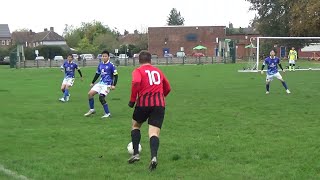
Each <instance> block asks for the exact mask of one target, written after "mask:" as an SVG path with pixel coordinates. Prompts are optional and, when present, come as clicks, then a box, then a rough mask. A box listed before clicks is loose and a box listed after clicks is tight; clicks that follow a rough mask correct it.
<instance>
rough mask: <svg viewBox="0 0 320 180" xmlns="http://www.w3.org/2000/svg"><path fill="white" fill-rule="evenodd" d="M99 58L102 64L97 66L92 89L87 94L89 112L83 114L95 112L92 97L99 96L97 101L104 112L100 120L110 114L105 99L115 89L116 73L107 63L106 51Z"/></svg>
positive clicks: (107, 53)
mask: <svg viewBox="0 0 320 180" xmlns="http://www.w3.org/2000/svg"><path fill="white" fill-rule="evenodd" d="M101 56H102V57H101V59H102V62H101V63H100V64H99V65H98V68H97V72H96V75H95V76H94V78H93V80H92V83H91V85H90V87H92V88H91V90H90V91H89V92H88V97H89V107H90V110H89V111H88V112H87V113H86V114H84V116H90V115H91V114H94V113H95V112H96V111H95V110H94V99H93V97H94V95H96V94H99V100H100V103H101V104H102V106H103V109H104V112H105V114H104V116H102V117H101V118H108V117H109V116H110V115H111V114H110V111H109V107H108V104H107V102H106V100H105V98H106V96H107V95H108V94H109V92H110V90H114V89H115V88H116V85H117V81H118V72H117V69H116V67H115V66H114V65H113V64H112V63H111V62H110V61H109V59H110V58H109V52H108V51H103V52H102V53H101ZM99 76H101V79H100V81H99V82H98V83H97V84H94V83H95V82H96V80H97V79H98V78H99Z"/></svg>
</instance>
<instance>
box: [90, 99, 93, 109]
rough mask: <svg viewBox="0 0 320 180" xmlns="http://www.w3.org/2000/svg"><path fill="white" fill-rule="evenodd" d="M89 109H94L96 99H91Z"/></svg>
mask: <svg viewBox="0 0 320 180" xmlns="http://www.w3.org/2000/svg"><path fill="white" fill-rule="evenodd" d="M89 107H90V109H94V99H93V98H90V99H89Z"/></svg>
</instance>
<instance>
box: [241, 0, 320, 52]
mask: <svg viewBox="0 0 320 180" xmlns="http://www.w3.org/2000/svg"><path fill="white" fill-rule="evenodd" d="M246 1H248V2H250V3H251V8H250V10H254V11H257V16H256V17H255V18H254V19H253V21H252V25H253V26H254V28H256V29H257V30H258V31H259V33H260V34H261V35H263V36H319V34H320V32H319V24H320V19H319V8H320V2H319V1H318V0H311V1H313V3H310V2H309V1H310V0H309V1H305V0H246ZM268 43H270V44H279V45H283V46H287V47H290V46H294V47H296V48H300V47H303V46H305V45H308V44H309V43H310V41H308V40H272V41H271V40H268Z"/></svg>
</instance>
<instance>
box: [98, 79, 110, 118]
mask: <svg viewBox="0 0 320 180" xmlns="http://www.w3.org/2000/svg"><path fill="white" fill-rule="evenodd" d="M109 92H110V87H109V86H106V85H101V91H100V93H99V101H100V103H101V105H102V106H103V110H104V115H103V116H102V117H101V118H108V117H110V116H111V114H110V111H109V106H108V103H107V101H106V97H107V95H108V94H109Z"/></svg>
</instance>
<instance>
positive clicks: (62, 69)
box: [60, 64, 64, 72]
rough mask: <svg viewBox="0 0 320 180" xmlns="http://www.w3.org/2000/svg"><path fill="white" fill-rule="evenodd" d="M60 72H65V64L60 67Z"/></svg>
mask: <svg viewBox="0 0 320 180" xmlns="http://www.w3.org/2000/svg"><path fill="white" fill-rule="evenodd" d="M60 71H61V72H63V71H64V66H63V64H62V65H61V66H60Z"/></svg>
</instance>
